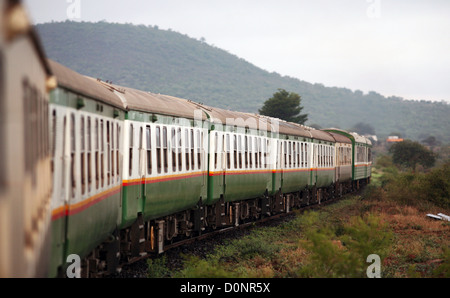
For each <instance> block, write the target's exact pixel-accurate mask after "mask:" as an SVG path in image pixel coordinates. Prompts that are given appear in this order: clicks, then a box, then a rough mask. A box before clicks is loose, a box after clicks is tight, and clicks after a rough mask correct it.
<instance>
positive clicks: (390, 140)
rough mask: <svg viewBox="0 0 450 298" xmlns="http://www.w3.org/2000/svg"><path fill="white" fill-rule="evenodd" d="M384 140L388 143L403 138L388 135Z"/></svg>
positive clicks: (399, 140)
mask: <svg viewBox="0 0 450 298" xmlns="http://www.w3.org/2000/svg"><path fill="white" fill-rule="evenodd" d="M386 142H388V143H395V142H403V139H401V138H399V137H398V136H389V137H388V138H387V139H386Z"/></svg>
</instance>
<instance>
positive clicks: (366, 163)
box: [324, 128, 372, 189]
mask: <svg viewBox="0 0 450 298" xmlns="http://www.w3.org/2000/svg"><path fill="white" fill-rule="evenodd" d="M324 131H327V132H332V133H336V134H340V135H343V136H345V137H347V138H349V139H350V141H351V143H352V149H351V164H352V181H353V186H352V187H353V188H355V189H358V188H359V187H360V182H363V184H367V183H370V177H371V170H372V142H371V141H370V140H369V139H368V138H366V137H364V136H360V135H358V134H357V133H354V132H348V131H345V130H342V129H337V128H327V129H324ZM347 154H348V153H347ZM346 158H347V161H348V160H349V157H348V155H347V157H346Z"/></svg>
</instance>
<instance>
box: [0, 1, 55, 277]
mask: <svg viewBox="0 0 450 298" xmlns="http://www.w3.org/2000/svg"><path fill="white" fill-rule="evenodd" d="M50 80H52V79H51V72H50V70H49V68H48V65H47V63H46V61H45V58H44V57H43V52H42V49H41V47H40V43H39V40H38V38H37V36H36V34H35V33H34V31H33V30H32V28H31V27H30V23H29V20H28V18H27V16H26V14H25V11H24V9H23V7H22V5H21V3H20V1H0V113H1V117H0V138H1V140H2V142H1V144H0V159H1V160H0V277H42V276H45V275H46V274H47V270H48V264H47V263H48V259H49V246H48V244H49V230H50V194H51V187H52V183H51V176H50V152H49V144H48V117H47V113H48V88H49V87H50V84H49V83H50Z"/></svg>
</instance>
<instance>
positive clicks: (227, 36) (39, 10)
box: [24, 0, 450, 102]
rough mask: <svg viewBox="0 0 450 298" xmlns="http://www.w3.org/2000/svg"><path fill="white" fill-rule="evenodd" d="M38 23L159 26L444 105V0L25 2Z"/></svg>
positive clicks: (447, 87)
mask: <svg viewBox="0 0 450 298" xmlns="http://www.w3.org/2000/svg"><path fill="white" fill-rule="evenodd" d="M24 2H25V3H26V5H27V7H28V10H29V13H30V15H31V18H32V20H33V21H34V22H35V23H45V22H50V21H52V20H53V21H65V20H76V21H92V22H96V21H101V20H105V21H108V22H118V23H133V24H145V25H157V26H159V28H160V29H169V28H170V29H172V30H173V31H176V32H180V33H183V34H187V35H188V36H190V37H193V38H197V39H200V38H201V37H203V38H205V39H206V42H207V43H209V44H212V45H215V46H217V47H219V48H221V49H224V50H227V51H228V52H230V53H232V54H235V55H237V56H239V57H241V58H244V59H245V60H247V61H249V62H250V63H252V64H254V65H256V66H258V67H260V68H262V69H265V70H268V71H270V72H272V71H274V72H277V73H279V74H281V75H288V76H291V77H295V78H299V79H301V80H304V81H307V82H310V83H322V84H324V85H325V86H329V87H333V86H336V87H346V88H349V89H351V90H361V91H364V92H368V91H376V92H378V93H381V94H383V95H385V96H391V95H396V96H401V97H404V98H407V99H425V100H433V101H434V100H438V101H440V100H446V101H448V102H450V1H449V0H340V1H336V0H309V1H304V0H126V1H123V0H121V1H119V0H25V1H24Z"/></svg>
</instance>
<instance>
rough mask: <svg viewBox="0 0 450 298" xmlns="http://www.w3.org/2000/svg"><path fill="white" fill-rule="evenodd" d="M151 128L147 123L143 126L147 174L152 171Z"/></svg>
mask: <svg viewBox="0 0 450 298" xmlns="http://www.w3.org/2000/svg"><path fill="white" fill-rule="evenodd" d="M151 135H152V130H151V128H150V126H149V125H147V126H146V127H145V139H146V141H147V142H146V143H147V144H146V145H147V174H151V173H152V139H151Z"/></svg>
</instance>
